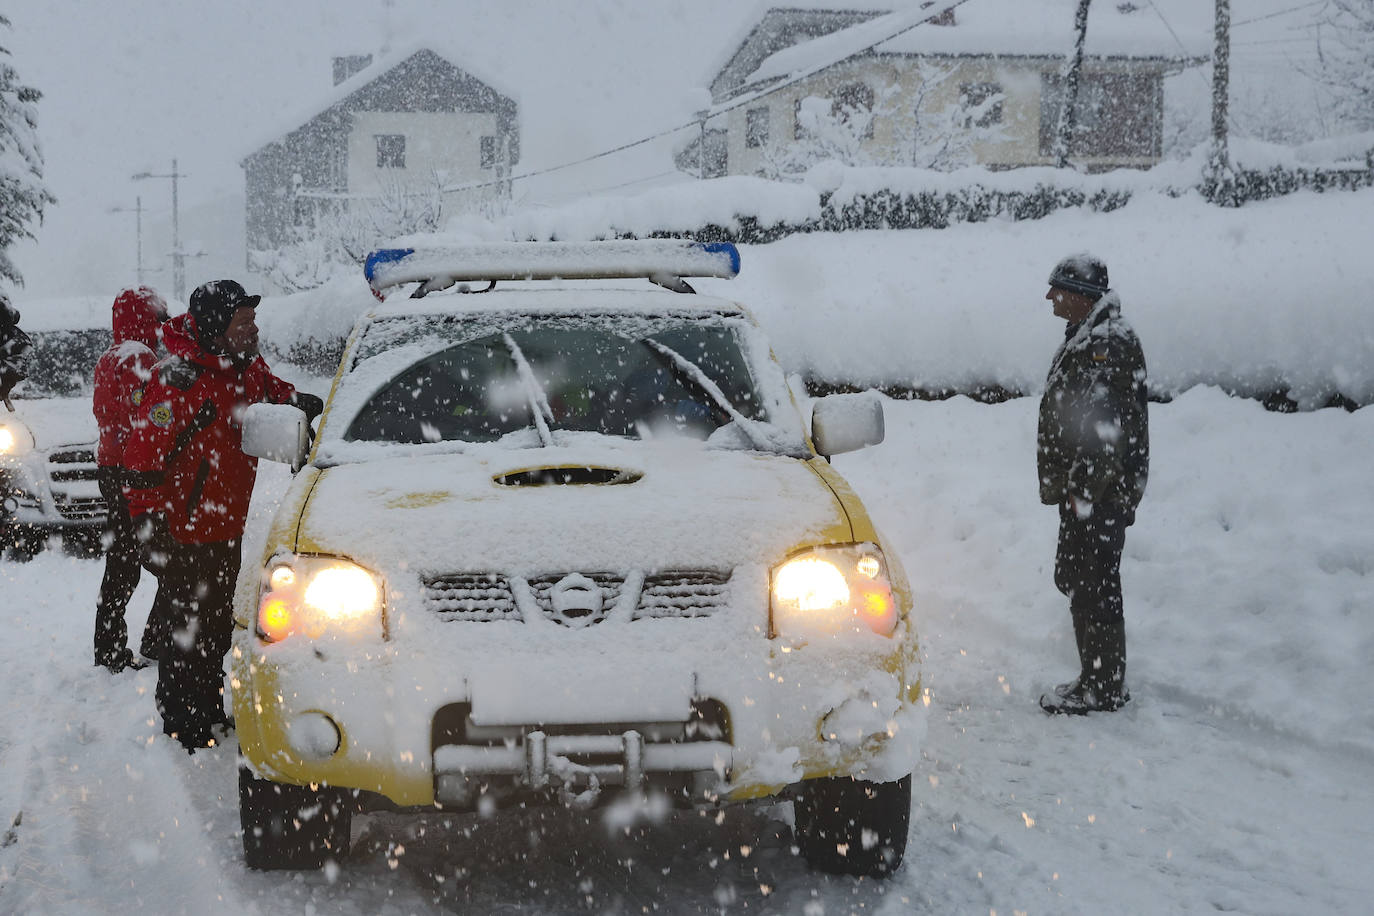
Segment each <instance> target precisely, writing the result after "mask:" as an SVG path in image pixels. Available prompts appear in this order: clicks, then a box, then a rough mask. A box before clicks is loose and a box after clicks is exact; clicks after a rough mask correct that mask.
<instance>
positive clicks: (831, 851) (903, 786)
mask: <svg viewBox="0 0 1374 916" xmlns="http://www.w3.org/2000/svg"><path fill="white" fill-rule="evenodd" d="M794 808H795V811H796V839H797V846H798V847H799V848H800V849H801V852H802V855H803V856H805V857H806V862H807V864H808V865H810V866H811V867H812V868H816V869H820V870H821V871H828V872H833V873H835V874H841V875H869V876H872V877H876V878H885V877H888V876H889V875H891V874H892V873H893V872H895V871H896V870H897V869H898V867H900V866H901V864H902V856H903V855H904V854H905V853H906V834H907V825H908V823H909V822H910V820H911V776H910V774H908V775H906V776H903V777H902V778H901V779H899V780H897V781H896V782H867V781H865V780H862V779H853V778H851V777H848V776H839V777H831V778H826V779H811V780H807V781H806V782H804V783H802V785H801V788H800V789H799V790H798V793H797V797H796V799H795V803H794Z"/></svg>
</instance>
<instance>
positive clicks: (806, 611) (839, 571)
mask: <svg viewBox="0 0 1374 916" xmlns="http://www.w3.org/2000/svg"><path fill="white" fill-rule="evenodd" d="M770 578H771V589H770V590H771V592H772V596H771V597H772V600H771V603H770V606H771V612H772V631H773V634H774V635H776V636H789V637H790V636H807V635H832V634H835V633H839V632H843V631H846V630H852V629H855V628H857V627H866V628H867V629H870V630H872V631H873V632H875V633H879V634H881V635H883V636H888V635H890V634H891V633H892V631H893V630H895V629H896V628H897V602H896V600H895V599H894V598H893V596H892V583H891V582H890V581H889V580H888V576H887V561H886V560H885V559H884V558H883V552H882V551H881V550H879V549H878V548H877V547H876V546H875V545H873V544H844V545H840V546H836V547H816V548H813V549H811V550H808V551H806V552H805V553H801V554H798V555H797V556H794V557H792V558H790V559H788V560H787V561H786V562H784V563H781V564H779V565H778V566H776V567H774V569H773V574H772V576H771V577H770Z"/></svg>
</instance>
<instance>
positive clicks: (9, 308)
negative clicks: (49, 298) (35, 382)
mask: <svg viewBox="0 0 1374 916" xmlns="http://www.w3.org/2000/svg"><path fill="white" fill-rule="evenodd" d="M19 318H20V315H19V310H18V309H16V308H15V307H14V306H13V305H11V304H10V300H9V297H8V296H6V295H5V294H4V293H0V401H3V402H4V403H5V406H7V407H8V408H9V409H10V410H11V411H13V410H14V405H13V404H10V402H9V400H10V392H11V391H12V390H13V389H14V386H15V385H17V384H19V383H20V382H21V381H23V380H24V378H25V376H26V375H27V374H28V373H26V372H25V371H24V360H25V358H26V356H27V354H28V350H29V347H30V346H32V341H30V340H29V335H27V334H25V333H24V331H23V329H21V328H20V327H19Z"/></svg>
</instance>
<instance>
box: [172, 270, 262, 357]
mask: <svg viewBox="0 0 1374 916" xmlns="http://www.w3.org/2000/svg"><path fill="white" fill-rule="evenodd" d="M261 301H262V297H261V296H250V295H248V293H247V292H245V291H244V288H243V287H242V286H240V285H239V284H238V282H236V281H234V280H211V281H210V282H209V283H202V284H201V285H200V286H197V287H196V289H195V291H194V292H193V293H191V306H190V308H189V309H187V312H188V313H189V314H190V315H191V318H192V319H194V320H195V323H196V339H197V340H199V341H200V343H201V345H202V346H204V345H205V344H208V343H209V342H210V341H212V340H214V339H215V338H216V337H218V336H220V335H221V334H223V333H224V332H225V331H226V330H227V329H228V328H229V322H230V321H232V320H233V319H234V312H236V311H238V310H239V309H240V308H242V307H243V306H245V305H246V306H248V307H250V308H257V305H258V303H259V302H261Z"/></svg>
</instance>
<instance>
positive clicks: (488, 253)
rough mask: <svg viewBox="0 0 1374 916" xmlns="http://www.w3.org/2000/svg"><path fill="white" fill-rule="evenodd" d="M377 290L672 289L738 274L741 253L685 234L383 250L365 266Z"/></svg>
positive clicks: (373, 290) (373, 254)
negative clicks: (530, 284)
mask: <svg viewBox="0 0 1374 916" xmlns="http://www.w3.org/2000/svg"><path fill="white" fill-rule="evenodd" d="M363 273H364V274H365V275H366V277H367V282H368V285H369V286H370V287H371V288H372V293H373V295H375V296H376V297H377V298H378V299H380V298H382V294H383V293H384V292H385V291H386V290H388V289H390V288H392V287H394V286H400V285H401V284H403V283H422V284H424V285H423V286H422V287H421V290H417V292H428V291H431V290H438V289H443V288H445V287H448V286H452V285H453V284H454V283H457V282H460V281H470V280H476V281H482V280H486V281H493V282H494V281H496V280H600V279H624V278H633V277H642V278H645V279H648V280H652V281H653V282H655V283H659V284H660V285H664V286H668V287H669V288H670V289H682V290H683V291H687V290H688V289H690V288H689V287H686V284H685V283H683V282H682V278H683V277H721V278H724V279H729V278H731V277H734V276H735V275H736V274H738V273H739V250H738V249H736V248H735V246H734V245H732V244H730V243H729V242H693V241H687V240H681V239H662V240H660V239H644V240H621V241H612V242H493V243H474V244H469V245H455V246H452V247H444V248H382V249H379V250H377V251H374V252H372V253H371V254H369V255H368V256H367V261H366V262H365V264H364V266H363Z"/></svg>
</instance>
